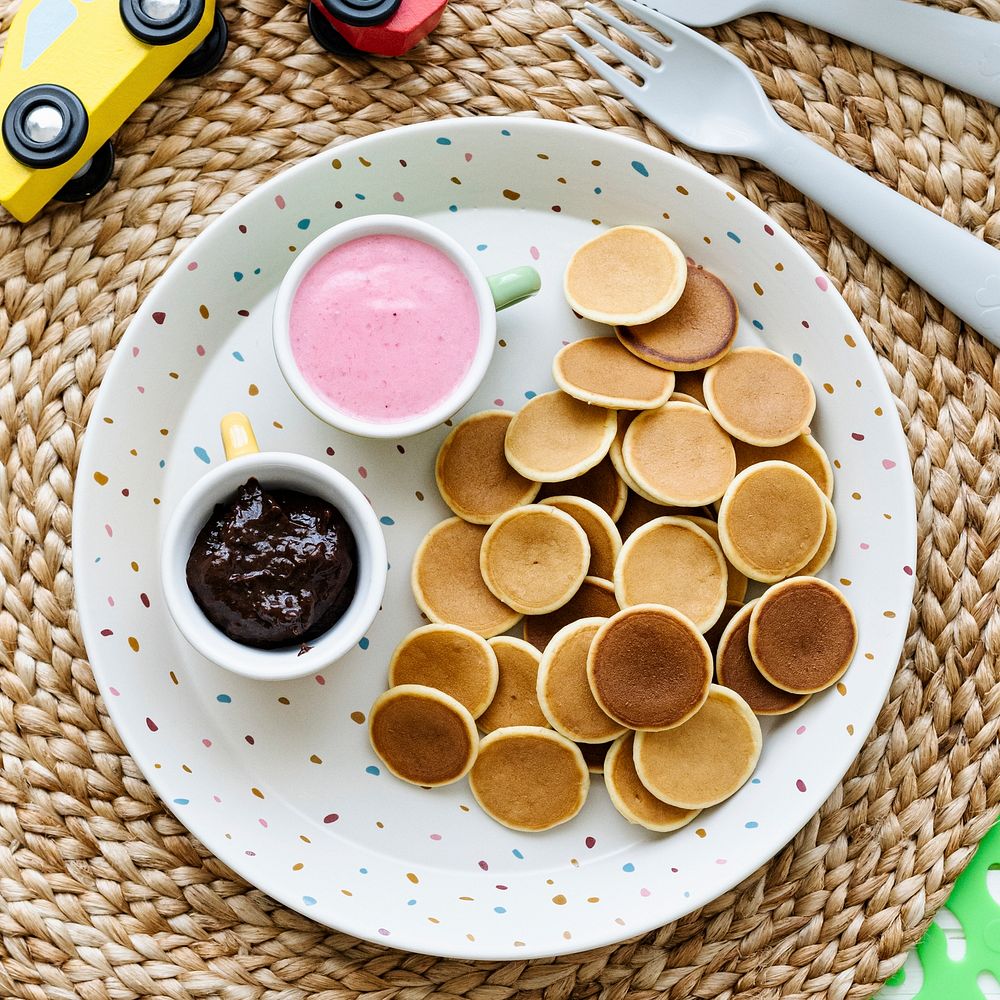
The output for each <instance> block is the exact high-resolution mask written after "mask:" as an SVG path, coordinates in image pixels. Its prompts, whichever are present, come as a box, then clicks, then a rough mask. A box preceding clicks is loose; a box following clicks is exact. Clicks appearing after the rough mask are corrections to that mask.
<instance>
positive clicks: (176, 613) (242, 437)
mask: <svg viewBox="0 0 1000 1000" xmlns="http://www.w3.org/2000/svg"><path fill="white" fill-rule="evenodd" d="M220 430H221V434H222V443H223V447H224V448H225V453H226V461H225V462H224V463H222V464H221V465H219V466H218V467H216V468H214V469H212V470H211V471H210V472H208V473H207V474H206V475H204V476H203V477H202V478H201V479H199V480H198V482H196V483H195V484H194V485H193V486H192V487H191V489H190V490H188V492H187V493H185V494H184V496H183V497H182V498H181V499H180V501H179V503H178V504H177V506H176V507H175V508H174V510H173V511H172V512H171V514H170V517H169V520H168V522H167V527H166V531H165V532H164V534H163V540H162V544H161V559H160V568H161V579H162V584H163V594H164V597H165V599H166V603H167V608H168V610H169V611H170V616H171V618H173V620H174V624H175V625H176V626H177V628H178V629H179V630H180V632H181V634H182V635H183V636H184V638H185V639H186V640H187V641H188V642H189V643H190V644H191V646H193V647H194V648H195V649H196V650H197V651H198V652H199V653H201V654H202V655H203V656H205V657H207V658H208V659H210V660H212V661H213V662H215V663H217V664H219V666H221V667H225V668H226V669H227V670H232V671H233V672H234V673H237V674H241V675H242V676H244V677H250V678H254V679H256V680H290V679H292V678H295V677H302V676H305V675H307V674H315V673H317V672H319V671H321V670H323V669H325V668H326V667H329V666H330V665H331V664H332V663H334V662H335V661H336V660H338V659H340V658H341V657H342V656H344V654H345V653H347V652H348V651H349V650H351V649H352V648H353V647H354V646H355V645H357V643H358V642H359V641H360V640H361V638H362V637H363V636H364V634H365V632H366V631H367V629H368V627H369V626H370V625H371V623H372V621H374V619H375V615H376V614H378V610H379V607H380V605H381V603H382V596H383V593H384V591H385V582H386V570H387V568H388V563H387V557H386V547H385V538H384V536H383V534H382V528H381V526H380V525H379V522H378V518H377V517H376V516H375V512H374V511H373V510H372V507H371V504H370V503H369V502H368V500H367V499H366V497H365V496H364V494H363V493H362V492H361V491H360V490H359V489H358V488H357V487H356V486H355V485H354V484H353V483H351V482H350V481H349V480H348V479H346V478H345V477H344V476H343V475H341V474H340V473H339V472H337V471H336V469H332V468H330V466H328V465H326V464H325V463H323V462H319V461H317V460H316V459H314V458H307V457H306V456H304V455H297V454H294V453H292V452H283V451H270V452H262V451H260V449H259V448H258V446H257V439H256V437H255V436H254V432H253V427H252V426H251V424H250V421H249V419H248V418H247V417H246V415H245V414H242V413H229V414H227V415H226V416H225V417H223V419H222V422H221V425H220ZM251 478H253V479H256V480H257V481H258V482H259V483H260V484H261V486H262V487H263V488H264V489H288V490H297V491H299V492H301V493H306V494H310V495H312V496H315V497H319V498H320V499H321V500H325V501H326V502H328V503H330V504H331V505H333V506H334V507H336V508H337V509H338V510H339V511H340V512H341V514H343V516H344V520H345V521H346V522H347V525H348V527H349V528H350V529H351V532H352V533H353V535H354V539H355V543H356V548H357V563H358V565H357V576H356V585H355V592H354V597H353V599H352V600H351V603H350V604H349V605H348V607H347V610H346V611H345V612H344V614H343V615H342V616H341V618H340V619H339V620H338V621H337V622H335V623H334V625H333V626H332V627H331V628H329V629H328V630H327V631H326V632H324V633H323V634H322V635H320V636H318V637H316V638H314V639H310V640H309V641H308V643H307V644H306V645H305V647H303V646H301V645H295V646H288V647H283V648H280V649H257V648H255V647H253V646H247V645H244V644H243V643H240V642H236V641H235V640H233V639H230V638H229V637H228V636H227V635H225V634H224V633H222V632H221V631H220V630H219V629H218V628H216V627H215V625H213V624H212V623H211V622H210V621H209V620H208V618H207V617H206V616H205V614H204V612H203V611H202V610H201V608H200V607H199V606H198V603H197V602H196V601H195V599H194V595H193V594H192V593H191V590H190V588H189V587H188V583H187V562H188V557H189V555H190V554H191V548H192V546H193V545H194V542H195V539H196V538H197V536H198V533H199V532H200V531H201V529H202V528H203V527H204V525H205V523H206V522H207V521H208V519H209V518H210V517H211V515H212V512H213V510H214V509H215V506H216V505H217V504H221V503H225V502H226V501H228V500H231V499H232V498H233V496H234V495H235V493H236V491H237V489H238V488H239V487H240V486H242V485H243V484H244V483H246V482H247V480H248V479H251Z"/></svg>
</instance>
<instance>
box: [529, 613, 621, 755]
mask: <svg viewBox="0 0 1000 1000" xmlns="http://www.w3.org/2000/svg"><path fill="white" fill-rule="evenodd" d="M604 623H605V619H603V618H582V619H581V620H580V621H578V622H573V623H571V624H570V625H567V626H566V627H565V628H564V629H560V631H559V632H557V633H556V634H555V635H554V636H553V637H552V641H551V642H550V643H549V644H548V645H547V646H546V647H545V652H544V653H542V665H541V666H540V667H539V668H538V704H539V705H541V707H542V712H543V713H544V714H545V718H546V719H548V720H549V725H551V726H552V728H553V729H555V730H556V731H557V732H560V733H562V734H563V736H565V737H566V738H567V739H571V740H575V741H576V742H577V743H607V742H608V740H613V739H616V738H617V737H618V736H620V735H621V734H622V733H623V732H624V724H619V723H617V722H615V721H614V720H613V719H609V718H608V716H607V715H606V714H605V713H604V712H603V711H602V709H601V707H600V705H598V704H597V702H596V701H595V700H594V696H593V694H592V693H591V690H590V684H589V683H588V680H587V654H588V652H589V650H590V644H591V641H592V640H593V638H594V635H595V634H596V633H597V630H598V629H599V628H600V627H601V626H602V625H603V624H604Z"/></svg>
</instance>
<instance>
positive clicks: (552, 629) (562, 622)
mask: <svg viewBox="0 0 1000 1000" xmlns="http://www.w3.org/2000/svg"><path fill="white" fill-rule="evenodd" d="M620 610H621V609H620V608H619V607H618V601H617V600H616V599H615V587H614V584H613V583H611V582H610V581H609V580H601V579H600V578H598V577H596V576H588V577H586V578H585V579H584V581H583V583H581V584H580V589H579V590H578V591H577V592H576V593H575V594H574V595H573V596H572V597H571V598H570V599H569V600H568V601H567V602H566V603H565V604H564V605H563V606H562V607H561V608H559V610H558V611H553V612H551V613H550V614H547V615H525V616H524V626H523V627H524V638H525V641H526V642H530V643H531V645H532V646H534V647H535V648H536V649H540V650H543V649H545V647H546V646H548V644H549V642H550V641H551V639H552V637H553V636H554V635H555V634H556V633H557V632H558V631H559V630H560V629H563V628H565V627H566V626H567V625H569V624H570V623H572V622H575V621H579V620H580V619H581V618H610V617H611V616H612V615H616V614H618V612H619V611H620Z"/></svg>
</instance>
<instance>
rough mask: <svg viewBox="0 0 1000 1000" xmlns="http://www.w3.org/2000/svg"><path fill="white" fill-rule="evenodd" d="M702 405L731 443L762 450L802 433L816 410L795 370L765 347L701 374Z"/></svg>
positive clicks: (802, 377)
mask: <svg viewBox="0 0 1000 1000" xmlns="http://www.w3.org/2000/svg"><path fill="white" fill-rule="evenodd" d="M704 389H705V402H706V404H707V405H708V408H709V409H710V410H711V411H712V416H713V417H715V419H716V420H718V421H719V423H720V424H721V425H722V426H723V427H724V428H725V429H726V430H727V431H729V433H730V434H732V436H733V437H736V438H739V439H740V440H741V441H746V442H747V444H755V445H758V446H759V447H763V448H773V447H775V446H776V445H779V444H785V443H786V442H788V441H791V440H792V439H793V438H797V437H798V436H799V435H800V434H803V433H805V431H806V429H807V428H808V427H809V421H811V420H812V418H813V412H814V411H815V409H816V394H815V393H814V392H813V387H812V384H811V383H810V381H809V379H808V378H806V376H805V375H804V374H803V373H802V369H801V368H799V367H798V365H796V364H794V363H793V362H791V361H789V360H788V358H786V357H784V356H782V355H781V354H778V353H776V352H775V351H769V350H768V349H767V348H766V347H741V348H740V349H739V350H736V351H732V352H730V353H729V354H727V355H726V357H724V358H723V359H722V360H721V361H720V362H719V363H718V364H717V365H713V366H712V367H711V368H709V369H708V371H707V372H705V382H704Z"/></svg>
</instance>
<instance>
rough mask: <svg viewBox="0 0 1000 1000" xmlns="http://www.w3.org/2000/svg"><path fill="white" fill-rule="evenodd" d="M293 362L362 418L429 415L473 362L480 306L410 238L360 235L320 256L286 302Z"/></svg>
mask: <svg viewBox="0 0 1000 1000" xmlns="http://www.w3.org/2000/svg"><path fill="white" fill-rule="evenodd" d="M289 341H290V344H291V349H292V355H293V357H294V359H295V363H296V366H297V367H298V369H299V371H300V372H301V373H302V375H303V376H304V377H305V379H306V381H307V382H308V383H309V385H310V386H311V387H312V389H313V391H314V392H316V393H317V394H318V395H319V396H321V397H322V398H323V399H324V400H325V401H326V402H328V403H329V404H330V405H331V406H333V407H335V408H336V409H338V410H341V411H342V412H344V413H346V414H350V415H351V416H354V417H359V418H362V419H364V420H369V421H379V422H392V421H397V420H403V419H406V418H408V417H414V416H418V415H419V414H421V413H426V412H427V411H428V410H430V409H432V408H433V407H434V406H435V405H436V404H438V403H440V402H441V401H442V400H443V399H444V398H445V397H446V396H448V395H449V394H450V393H451V392H452V391H453V390H454V389H455V388H456V387H457V386H458V384H459V383H460V382H461V381H462V379H463V377H464V376H465V374H466V373H467V372H468V371H469V368H470V367H471V365H472V360H473V358H474V356H475V354H476V348H477V346H478V343H479V310H478V307H477V305H476V298H475V294H474V293H473V290H472V287H471V286H470V284H469V281H468V279H467V278H466V277H465V275H464V274H463V273H462V270H461V269H460V268H459V267H458V265H457V264H455V262H454V261H452V260H451V258H450V257H448V256H446V255H445V254H444V253H443V252H442V251H440V250H438V249H437V248H436V247H432V246H429V245H428V244H426V243H422V242H421V241H420V240H415V239H412V238H410V237H408V236H396V235H391V234H382V235H375V236H362V237H359V238H358V239H354V240H350V241H349V242H347V243H343V244H341V245H340V246H338V247H335V248H334V249H333V250H331V251H330V252H329V253H327V254H325V255H324V256H323V257H321V258H320V259H319V260H318V261H317V262H316V264H314V265H313V266H312V267H311V268H310V269H309V271H307V272H306V275H305V277H304V278H303V279H302V282H301V283H300V284H299V287H298V289H297V290H296V292H295V296H294V298H293V300H292V307H291V316H290V319H289Z"/></svg>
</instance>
